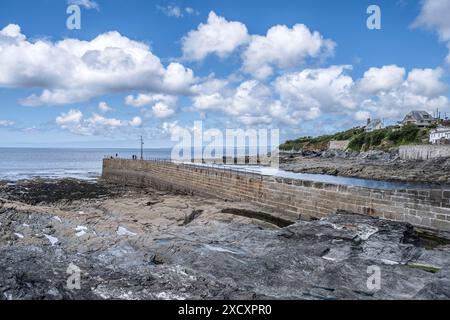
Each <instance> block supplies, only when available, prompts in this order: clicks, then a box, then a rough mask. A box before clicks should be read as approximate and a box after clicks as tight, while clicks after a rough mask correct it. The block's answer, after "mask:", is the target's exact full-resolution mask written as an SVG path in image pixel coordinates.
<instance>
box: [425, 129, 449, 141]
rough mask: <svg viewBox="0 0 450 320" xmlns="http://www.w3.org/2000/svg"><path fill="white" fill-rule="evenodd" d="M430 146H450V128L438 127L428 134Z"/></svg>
mask: <svg viewBox="0 0 450 320" xmlns="http://www.w3.org/2000/svg"><path fill="white" fill-rule="evenodd" d="M430 143H431V144H450V128H449V127H439V128H436V129H433V130H431V132H430Z"/></svg>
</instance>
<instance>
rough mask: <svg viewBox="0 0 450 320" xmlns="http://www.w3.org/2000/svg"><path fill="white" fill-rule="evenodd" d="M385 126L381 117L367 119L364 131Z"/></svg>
mask: <svg viewBox="0 0 450 320" xmlns="http://www.w3.org/2000/svg"><path fill="white" fill-rule="evenodd" d="M383 128H384V125H383V121H381V120H380V119H367V125H366V126H365V127H364V131H366V132H372V131H375V130H380V129H383Z"/></svg>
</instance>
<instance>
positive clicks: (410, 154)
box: [399, 145, 450, 160]
mask: <svg viewBox="0 0 450 320" xmlns="http://www.w3.org/2000/svg"><path fill="white" fill-rule="evenodd" d="M399 155H400V158H401V159H404V160H428V159H434V158H446V157H450V146H449V145H412V146H401V147H400V151H399Z"/></svg>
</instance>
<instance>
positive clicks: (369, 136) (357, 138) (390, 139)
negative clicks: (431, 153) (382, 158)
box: [280, 124, 429, 151]
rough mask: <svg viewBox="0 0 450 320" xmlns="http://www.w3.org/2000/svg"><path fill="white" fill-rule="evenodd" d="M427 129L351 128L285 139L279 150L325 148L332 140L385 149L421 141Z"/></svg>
mask: <svg viewBox="0 0 450 320" xmlns="http://www.w3.org/2000/svg"><path fill="white" fill-rule="evenodd" d="M428 134H429V129H419V128H418V127H417V126H415V125H413V124H410V125H406V126H403V127H398V126H392V127H387V128H385V129H380V130H376V131H373V132H365V131H364V129H363V128H353V129H350V130H347V131H344V132H339V133H336V134H334V135H325V136H319V137H315V138H312V137H303V138H299V139H296V140H290V141H286V142H285V143H284V144H282V145H281V146H280V149H281V150H292V149H295V150H300V149H301V150H325V149H327V147H328V143H329V142H330V141H332V140H338V141H342V140H350V144H349V149H350V150H354V151H368V150H386V149H389V148H392V147H398V146H400V145H405V144H414V143H422V142H423V141H425V140H427V138H428Z"/></svg>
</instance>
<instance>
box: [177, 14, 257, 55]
mask: <svg viewBox="0 0 450 320" xmlns="http://www.w3.org/2000/svg"><path fill="white" fill-rule="evenodd" d="M248 40H249V36H248V33H247V27H246V26H245V25H244V24H243V23H241V22H237V21H227V20H226V19H225V18H223V17H220V16H218V15H216V13H215V12H213V11H211V12H210V13H209V16H208V22H207V23H205V24H204V23H202V24H200V25H199V26H198V28H197V30H193V31H190V32H189V33H188V34H187V35H186V36H185V37H183V39H182V49H183V57H184V58H185V59H188V60H202V59H204V58H206V57H207V56H208V55H210V54H215V55H217V56H219V57H221V58H224V57H226V56H228V55H229V54H231V53H232V52H233V51H234V50H236V49H237V48H238V47H239V46H241V45H243V44H245V43H247V42H248Z"/></svg>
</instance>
